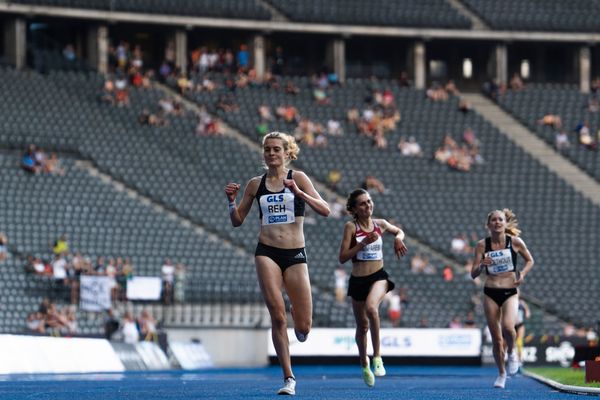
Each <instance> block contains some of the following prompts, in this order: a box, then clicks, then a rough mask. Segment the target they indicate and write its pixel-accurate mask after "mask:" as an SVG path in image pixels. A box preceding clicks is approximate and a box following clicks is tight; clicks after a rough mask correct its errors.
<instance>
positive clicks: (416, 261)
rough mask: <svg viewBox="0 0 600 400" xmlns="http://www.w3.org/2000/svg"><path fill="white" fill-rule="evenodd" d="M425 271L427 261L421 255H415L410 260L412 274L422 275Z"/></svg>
mask: <svg viewBox="0 0 600 400" xmlns="http://www.w3.org/2000/svg"><path fill="white" fill-rule="evenodd" d="M424 269H425V261H424V260H423V256H422V255H421V254H420V253H417V254H415V255H414V256H412V258H411V259H410V272H412V273H413V274H420V273H422V272H423V270H424Z"/></svg>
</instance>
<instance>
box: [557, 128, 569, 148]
mask: <svg viewBox="0 0 600 400" xmlns="http://www.w3.org/2000/svg"><path fill="white" fill-rule="evenodd" d="M554 145H555V146H556V150H558V151H562V150H566V149H568V148H569V147H571V143H570V142H569V135H567V132H566V131H565V130H563V129H561V130H560V131H557V132H556V136H555V138H554Z"/></svg>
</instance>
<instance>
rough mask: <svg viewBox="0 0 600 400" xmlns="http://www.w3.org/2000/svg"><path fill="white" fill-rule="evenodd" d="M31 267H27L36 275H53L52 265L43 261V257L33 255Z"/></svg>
mask: <svg viewBox="0 0 600 400" xmlns="http://www.w3.org/2000/svg"><path fill="white" fill-rule="evenodd" d="M30 265H31V266H30V267H26V268H27V269H28V270H29V271H31V272H33V273H35V274H36V275H52V267H51V266H48V267H47V268H46V264H44V262H43V261H42V259H41V258H37V257H31V262H30Z"/></svg>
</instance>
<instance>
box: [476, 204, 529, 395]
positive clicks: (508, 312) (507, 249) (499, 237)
mask: <svg viewBox="0 0 600 400" xmlns="http://www.w3.org/2000/svg"><path fill="white" fill-rule="evenodd" d="M487 228H488V231H489V233H490V236H488V237H487V238H485V239H482V240H480V241H479V242H478V243H477V246H476V247H475V257H474V258H473V270H472V271H471V276H472V277H473V278H476V277H478V276H479V275H481V273H482V272H483V271H484V270H485V272H486V278H485V286H484V290H483V293H484V303H483V304H484V311H485V316H486V318H487V321H488V327H489V330H490V334H491V336H492V343H493V353H494V360H495V361H496V365H497V367H498V378H497V379H496V381H495V382H494V387H498V388H504V385H505V382H506V372H507V369H508V373H509V374H511V375H513V374H516V373H517V371H518V369H519V359H518V356H517V352H516V351H514V346H515V342H516V337H517V333H516V331H515V325H516V322H517V309H518V304H519V294H518V287H519V286H520V285H521V284H522V283H523V281H524V279H525V277H526V276H527V275H528V274H529V272H530V270H531V268H532V267H533V263H534V261H533V257H532V256H531V253H530V252H529V250H528V249H527V246H526V245H525V242H524V241H523V240H522V239H521V238H520V237H519V235H520V233H521V230H520V229H519V228H518V221H517V218H516V216H515V214H513V212H512V211H511V210H509V209H503V210H494V211H492V212H490V213H489V214H488V217H487ZM517 255H521V257H523V258H524V259H525V265H524V266H523V269H522V270H521V271H518V270H517V268H516V265H515V261H516V258H517ZM505 345H506V346H505ZM505 348H506V350H505ZM505 351H506V352H507V353H508V368H505V366H504V356H505Z"/></svg>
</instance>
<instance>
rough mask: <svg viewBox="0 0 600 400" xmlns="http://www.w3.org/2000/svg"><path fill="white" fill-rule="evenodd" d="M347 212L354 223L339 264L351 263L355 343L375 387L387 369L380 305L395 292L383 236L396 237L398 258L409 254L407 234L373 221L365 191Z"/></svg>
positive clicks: (359, 191) (356, 193) (364, 370)
mask: <svg viewBox="0 0 600 400" xmlns="http://www.w3.org/2000/svg"><path fill="white" fill-rule="evenodd" d="M346 210H347V211H348V212H349V213H351V214H352V216H353V221H348V222H346V224H345V226H344V234H343V236H342V243H341V245H340V252H339V261H340V263H345V262H346V261H349V260H352V274H351V276H350V281H349V284H348V295H349V296H350V297H351V298H352V310H353V313H354V318H355V320H356V337H355V338H356V344H357V345H358V353H359V357H360V365H361V367H362V376H363V380H364V382H365V384H366V385H367V386H373V385H374V384H375V376H384V375H385V368H384V366H383V361H382V359H381V354H380V336H379V326H380V319H379V306H380V304H381V302H382V301H383V298H384V296H385V294H386V293H387V292H389V291H392V290H394V286H395V285H394V282H392V281H391V280H390V279H389V276H388V274H387V272H386V271H385V270H384V267H383V240H382V235H383V234H384V233H386V232H387V233H390V234H392V235H394V252H395V253H396V256H397V257H398V259H399V258H400V257H403V256H405V255H406V253H407V251H408V250H407V248H406V245H405V244H404V232H403V231H402V229H400V228H399V227H397V226H395V225H392V224H390V223H389V222H388V221H386V220H384V219H374V218H373V201H372V200H371V196H370V195H369V192H367V191H366V190H364V189H356V190H354V191H353V192H352V193H351V194H350V196H348V199H347V202H346ZM369 331H370V334H371V343H372V346H373V367H374V373H373V372H371V368H370V366H369V357H368V354H367V333H368V332H369Z"/></svg>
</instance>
